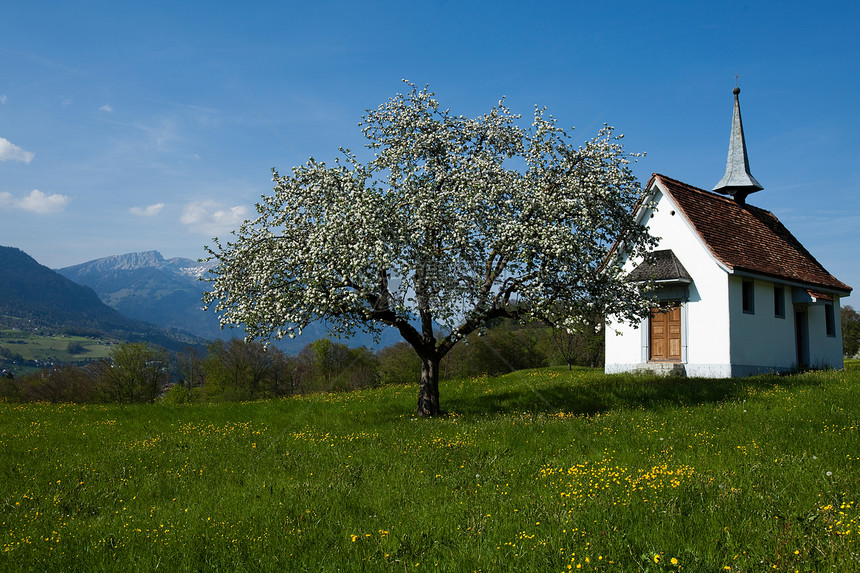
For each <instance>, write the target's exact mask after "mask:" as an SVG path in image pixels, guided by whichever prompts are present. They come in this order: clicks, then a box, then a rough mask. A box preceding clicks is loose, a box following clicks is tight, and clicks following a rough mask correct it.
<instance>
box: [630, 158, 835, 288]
mask: <svg viewBox="0 0 860 573" xmlns="http://www.w3.org/2000/svg"><path fill="white" fill-rule="evenodd" d="M655 180H657V181H659V182H660V184H661V185H662V186H663V188H665V189H666V191H668V192H669V194H670V195H671V196H672V198H673V199H674V200H675V202H676V203H677V204H678V206H679V207H680V209H681V211H683V213H684V215H685V216H686V217H687V219H688V220H689V221H690V223H692V225H693V227H694V228H695V230H696V232H697V233H698V234H699V236H700V237H701V238H702V240H703V241H704V243H705V245H707V246H708V248H709V249H710V250H711V252H712V253H713V254H714V256H715V257H716V258H717V259H718V260H719V261H721V262H722V263H723V264H724V265H726V266H727V267H728V268H730V269H732V270H734V271H748V272H752V273H756V274H761V275H766V276H770V277H774V278H781V279H786V280H790V281H794V282H799V283H804V284H807V285H811V286H815V287H819V288H821V287H823V288H826V289H832V290H836V291H842V292H845V293H846V294H847V293H850V292H851V290H852V289H851V287H850V286H848V285H846V284H845V283H843V282H841V281H839V280H837V279H836V278H835V277H834V276H833V275H831V274H830V273H828V272H827V271H826V270H825V268H824V267H823V266H821V264H820V263H819V262H818V261H817V260H815V257H813V256H812V255H811V254H810V253H809V251H807V250H806V249H805V248H804V247H803V245H801V244H800V241H798V240H797V239H795V238H794V236H793V235H792V234H791V233H790V232H789V231H788V229H786V228H785V227H784V226H783V224H782V223H780V222H779V219H777V218H776V216H774V214H773V213H771V212H769V211H765V210H764V209H759V208H758V207H753V206H752V205H743V206H742V205H738V204H737V203H736V202H735V201H734V200H732V199H730V198H728V197H725V196H723V195H718V194H716V193H711V192H710V191H705V190H704V189H698V188H696V187H693V186H691V185H687V184H686V183H682V182H680V181H676V180H675V179H671V178H669V177H666V176H665V175H660V174H658V173H655V174H654V175H653V176H652V177H651V181H650V182H649V183H648V187H647V188H650V187H651V186H652V184H653V182H654V181H655Z"/></svg>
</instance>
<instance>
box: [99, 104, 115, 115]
mask: <svg viewBox="0 0 860 573" xmlns="http://www.w3.org/2000/svg"><path fill="white" fill-rule="evenodd" d="M99 111H106V112H108V113H111V112H112V111H113V106H111V105H108V104H104V105H103V106H101V107H100V108H99Z"/></svg>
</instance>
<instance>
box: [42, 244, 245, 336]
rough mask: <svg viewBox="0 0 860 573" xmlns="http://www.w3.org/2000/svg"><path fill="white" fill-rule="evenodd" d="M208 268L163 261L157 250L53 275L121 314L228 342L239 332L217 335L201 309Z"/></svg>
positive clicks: (210, 315) (208, 314)
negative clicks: (89, 292) (88, 291)
mask: <svg viewBox="0 0 860 573" xmlns="http://www.w3.org/2000/svg"><path fill="white" fill-rule="evenodd" d="M207 270H208V266H207V265H206V264H205V263H200V262H197V261H195V260H193V259H185V258H172V259H165V258H164V257H162V256H161V253H159V252H158V251H147V252H143V253H128V254H125V255H115V256H112V257H105V258H101V259H96V260H94V261H89V262H86V263H82V264H79V265H74V266H71V267H65V268H62V269H58V270H57V272H58V273H59V274H61V275H63V276H64V277H66V278H68V279H70V280H72V281H74V282H76V283H77V284H80V285H84V286H88V287H90V288H92V289H93V290H94V291H95V292H96V294H97V295H98V297H99V298H100V299H101V300H102V301H103V302H105V303H106V304H107V305H109V306H110V307H111V308H114V309H116V310H118V311H119V312H120V313H122V314H123V315H124V316H127V317H129V318H134V319H137V320H143V321H146V322H150V323H152V324H156V325H158V326H161V327H164V328H175V329H179V330H184V331H187V332H190V333H192V334H194V335H196V336H200V337H202V338H208V339H213V338H229V337H230V336H241V333H238V334H237V333H235V332H233V333H231V332H230V331H222V330H221V328H220V326H219V324H218V318H217V316H215V313H213V312H204V311H203V302H202V298H203V292H204V291H205V290H206V283H205V282H202V281H201V280H200V279H201V277H203V276H204V275H205V274H206V272H207Z"/></svg>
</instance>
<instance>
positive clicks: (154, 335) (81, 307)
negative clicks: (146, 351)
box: [0, 246, 400, 354]
mask: <svg viewBox="0 0 860 573" xmlns="http://www.w3.org/2000/svg"><path fill="white" fill-rule="evenodd" d="M208 270H209V266H208V265H207V264H206V263H201V262H199V261H195V260H193V259H187V258H171V259H165V258H164V257H163V256H162V255H161V253H159V252H158V251H146V252H140V253H127V254H124V255H115V256H111V257H104V258H101V259H96V260H93V261H89V262H86V263H82V264H79V265H74V266H70V267H65V268H62V269H58V270H51V269H49V268H48V267H46V266H44V265H41V264H39V263H38V262H36V261H35V260H34V259H33V258H32V257H30V256H29V255H27V254H26V253H24V252H23V251H21V250H20V249H17V248H14V247H3V246H0V326H6V327H10V326H12V327H27V328H33V327H40V328H43V329H46V330H47V331H49V332H52V333H73V332H74V333H83V334H102V335H107V336H111V337H114V338H118V339H120V340H132V341H134V340H145V341H148V342H152V343H154V344H158V345H160V346H164V347H165V348H169V349H172V350H179V349H181V348H182V347H184V346H187V345H188V344H194V345H201V344H204V343H205V342H206V341H207V340H213V339H229V338H234V337H238V338H241V337H243V336H244V331H243V330H242V329H224V330H222V329H221V327H220V325H219V322H218V317H217V316H216V315H215V313H214V312H211V311H209V312H206V311H204V310H203V302H202V298H203V293H204V291H205V290H206V288H207V283H206V282H205V281H202V280H201V278H202V277H204V276H205V275H206V273H207V271H208ZM327 336H328V332H327V330H326V328H325V325H324V324H322V323H319V322H317V323H312V324H311V325H309V326H308V328H306V329H305V330H304V333H303V334H302V336H301V337H299V338H296V339H292V340H291V339H284V340H281V341H276V342H275V343H274V344H275V345H276V346H277V347H278V348H280V349H281V350H283V351H285V352H288V353H291V354H297V353H298V352H299V351H301V349H302V348H304V347H305V346H306V345H307V344H309V343H310V342H313V341H314V340H317V339H319V338H325V337H327ZM399 340H400V335H399V333H398V332H397V330H396V329H393V328H389V329H386V331H385V332H384V333H383V335H382V338H381V340H380V342H379V343H376V342H374V340H373V337H371V336H370V335H367V334H362V333H359V334H357V335H356V336H354V337H352V338H350V339H349V340H343V341H342V342H344V343H346V344H348V345H349V346H367V347H369V348H379V347H382V346H389V345H392V344H394V343H395V342H397V341H399Z"/></svg>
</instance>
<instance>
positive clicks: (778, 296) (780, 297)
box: [773, 285, 785, 318]
mask: <svg viewBox="0 0 860 573" xmlns="http://www.w3.org/2000/svg"><path fill="white" fill-rule="evenodd" d="M773 315H774V316H776V317H777V318H785V288H783V287H781V286H776V285H774V286H773Z"/></svg>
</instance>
